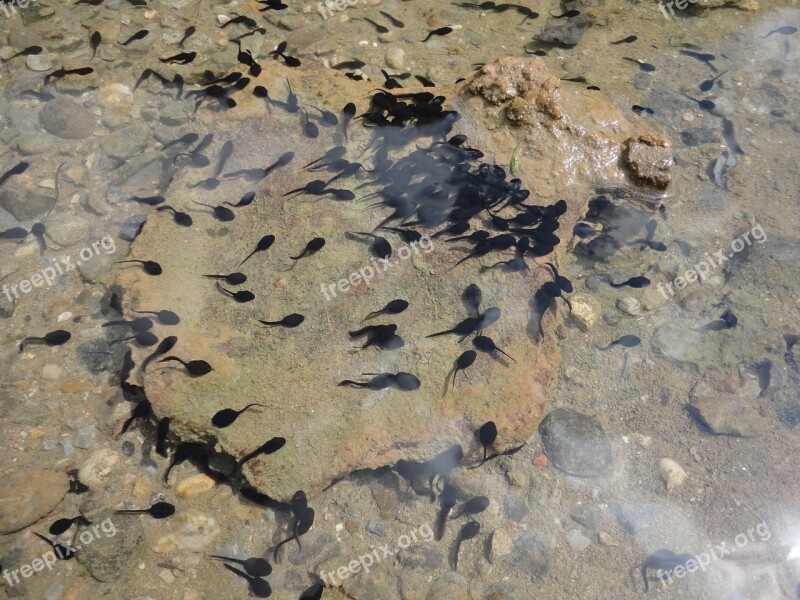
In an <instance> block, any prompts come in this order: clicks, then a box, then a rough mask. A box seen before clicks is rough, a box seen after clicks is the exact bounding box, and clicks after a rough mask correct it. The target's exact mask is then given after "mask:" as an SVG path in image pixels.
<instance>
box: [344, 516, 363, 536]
mask: <svg viewBox="0 0 800 600" xmlns="http://www.w3.org/2000/svg"><path fill="white" fill-rule="evenodd" d="M344 528H345V531H347V533H356V532H357V531H358V529H359V526H358V523H357V522H356V521H353V519H347V520H346V521H345V522H344Z"/></svg>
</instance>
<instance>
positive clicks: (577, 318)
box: [570, 296, 597, 333]
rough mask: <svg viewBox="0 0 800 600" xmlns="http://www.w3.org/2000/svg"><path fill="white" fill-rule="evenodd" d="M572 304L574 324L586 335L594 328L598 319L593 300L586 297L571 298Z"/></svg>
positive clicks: (571, 314) (571, 316) (571, 315)
mask: <svg viewBox="0 0 800 600" xmlns="http://www.w3.org/2000/svg"><path fill="white" fill-rule="evenodd" d="M570 302H571V303H572V312H571V313H570V318H571V319H572V322H573V323H574V324H575V326H576V327H577V328H578V329H580V330H581V331H582V332H583V333H586V332H587V331H589V330H590V329H591V328H592V327H593V326H594V322H595V320H596V318H597V314H596V312H595V310H594V307H593V306H592V302H591V300H590V299H589V298H587V297H584V296H576V297H575V298H570Z"/></svg>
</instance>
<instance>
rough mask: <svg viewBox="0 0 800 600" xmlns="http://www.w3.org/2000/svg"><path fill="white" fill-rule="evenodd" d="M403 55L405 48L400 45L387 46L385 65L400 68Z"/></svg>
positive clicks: (403, 59) (403, 58)
mask: <svg viewBox="0 0 800 600" xmlns="http://www.w3.org/2000/svg"><path fill="white" fill-rule="evenodd" d="M405 55H406V53H405V50H403V49H402V48H401V47H400V46H389V47H388V48H387V49H386V65H387V66H389V67H391V68H392V69H402V68H403V63H404V61H405Z"/></svg>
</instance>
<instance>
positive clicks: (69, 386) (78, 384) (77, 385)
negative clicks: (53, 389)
mask: <svg viewBox="0 0 800 600" xmlns="http://www.w3.org/2000/svg"><path fill="white" fill-rule="evenodd" d="M85 385H86V382H85V381H73V382H71V383H65V384H64V385H62V386H61V387H60V388H59V389H60V390H61V392H62V393H64V394H74V393H76V392H80V391H81V390H82V389H83V388H84V386H85Z"/></svg>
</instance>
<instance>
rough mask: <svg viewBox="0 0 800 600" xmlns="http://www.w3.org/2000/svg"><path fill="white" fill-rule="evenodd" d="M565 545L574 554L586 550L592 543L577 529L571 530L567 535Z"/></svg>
mask: <svg viewBox="0 0 800 600" xmlns="http://www.w3.org/2000/svg"><path fill="white" fill-rule="evenodd" d="M567 543H568V544H569V547H570V548H572V549H573V550H574V551H575V552H580V551H582V550H586V548H588V547H589V546H590V544H591V543H592V542H591V540H589V538H587V537H586V536H585V535H583V534H582V533H581V532H580V531H578V530H577V529H572V530H570V531H569V533H567Z"/></svg>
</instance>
